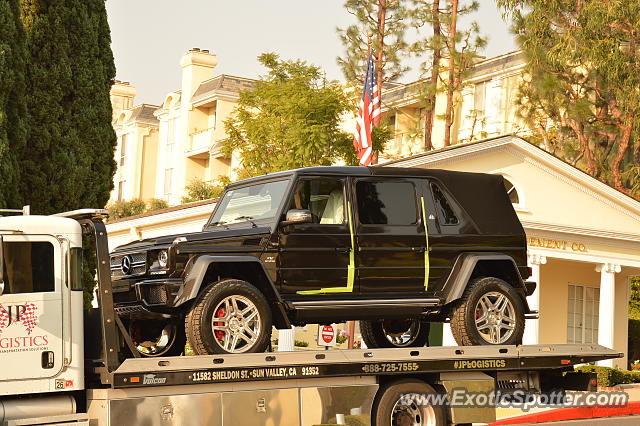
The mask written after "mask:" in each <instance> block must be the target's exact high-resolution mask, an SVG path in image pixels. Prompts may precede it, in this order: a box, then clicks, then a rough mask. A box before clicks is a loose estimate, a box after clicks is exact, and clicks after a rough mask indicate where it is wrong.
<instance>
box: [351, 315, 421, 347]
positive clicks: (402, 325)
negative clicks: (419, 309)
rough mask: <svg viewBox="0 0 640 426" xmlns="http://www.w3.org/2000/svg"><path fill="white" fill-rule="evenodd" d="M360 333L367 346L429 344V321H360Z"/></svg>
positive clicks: (416, 345)
mask: <svg viewBox="0 0 640 426" xmlns="http://www.w3.org/2000/svg"><path fill="white" fill-rule="evenodd" d="M360 333H362V340H364V343H365V344H366V345H367V347H368V348H408V347H421V346H428V344H429V323H428V322H425V321H420V320H418V319H408V320H400V319H394V320H382V321H360Z"/></svg>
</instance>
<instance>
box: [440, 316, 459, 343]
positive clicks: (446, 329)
mask: <svg viewBox="0 0 640 426" xmlns="http://www.w3.org/2000/svg"><path fill="white" fill-rule="evenodd" d="M442 346H458V344H457V343H456V339H454V338H453V333H452V332H451V324H449V323H448V322H445V323H444V324H442Z"/></svg>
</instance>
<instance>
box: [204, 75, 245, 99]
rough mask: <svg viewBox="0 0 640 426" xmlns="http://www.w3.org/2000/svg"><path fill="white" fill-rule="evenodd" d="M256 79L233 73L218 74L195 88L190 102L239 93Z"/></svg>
mask: <svg viewBox="0 0 640 426" xmlns="http://www.w3.org/2000/svg"><path fill="white" fill-rule="evenodd" d="M255 82H256V80H254V79H251V78H245V77H237V76H234V75H228V74H220V75H217V76H215V77H213V78H210V79H209V80H205V81H203V82H202V83H201V84H200V86H199V87H198V88H197V89H196V91H195V93H194V94H193V97H192V98H191V101H192V102H197V101H199V100H202V99H205V98H208V97H211V96H214V95H221V94H224V95H236V96H237V95H239V94H240V92H241V91H243V90H247V89H252V88H253V85H254V84H255Z"/></svg>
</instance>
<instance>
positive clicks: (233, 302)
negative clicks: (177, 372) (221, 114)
mask: <svg viewBox="0 0 640 426" xmlns="http://www.w3.org/2000/svg"><path fill="white" fill-rule="evenodd" d="M185 328H186V330H187V337H188V339H189V344H190V345H191V348H192V349H193V351H194V352H195V353H196V354H198V355H212V354H226V353H250V352H264V351H265V349H266V348H267V346H268V345H269V342H270V340H271V310H270V309H269V304H268V303H267V299H266V298H265V297H264V295H263V294H262V293H261V292H260V291H259V290H258V289H257V288H255V287H254V286H252V285H251V284H249V283H248V282H245V281H240V280H234V279H229V280H223V281H219V282H217V283H213V284H210V285H209V286H208V287H206V288H205V289H204V290H203V291H202V292H201V294H200V296H199V297H198V299H197V300H196V302H195V303H194V305H193V306H192V308H191V310H190V311H189V314H188V315H187V317H186V319H185Z"/></svg>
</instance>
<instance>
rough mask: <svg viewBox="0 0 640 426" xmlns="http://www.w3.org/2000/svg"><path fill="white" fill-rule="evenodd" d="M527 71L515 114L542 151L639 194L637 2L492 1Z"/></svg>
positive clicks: (639, 3)
mask: <svg viewBox="0 0 640 426" xmlns="http://www.w3.org/2000/svg"><path fill="white" fill-rule="evenodd" d="M498 4H499V5H500V6H502V7H503V8H504V10H505V11H506V15H508V16H510V17H511V18H512V20H513V30H514V32H515V33H516V34H517V37H518V41H519V44H520V45H521V46H522V49H523V50H524V52H525V54H526V56H527V59H528V63H527V69H526V71H527V74H528V76H529V78H527V79H526V81H525V82H524V83H523V84H522V86H521V88H520V95H519V99H518V105H519V111H520V115H521V116H522V117H523V118H524V119H525V121H526V122H527V123H528V124H529V126H530V127H532V128H534V129H535V135H534V137H535V138H537V140H539V141H540V144H541V145H542V146H543V147H544V148H545V149H547V150H549V151H551V152H554V153H555V154H556V155H559V156H560V157H562V158H564V159H565V160H566V161H568V162H570V163H572V164H574V165H576V166H577V167H579V168H581V169H583V170H584V171H586V172H587V173H588V174H590V175H591V176H593V177H595V178H597V179H600V180H602V181H604V182H606V183H608V184H610V185H611V186H613V187H615V188H616V189H618V190H619V191H622V192H624V193H627V194H629V195H635V196H636V197H638V196H640V186H639V184H638V178H639V177H640V169H639V167H640V143H639V141H638V131H639V130H640V120H639V118H640V91H639V90H638V87H640V66H639V65H640V51H639V47H640V31H639V30H638V22H640V1H638V0H629V1H605V0H590V1H584V0H498Z"/></svg>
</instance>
